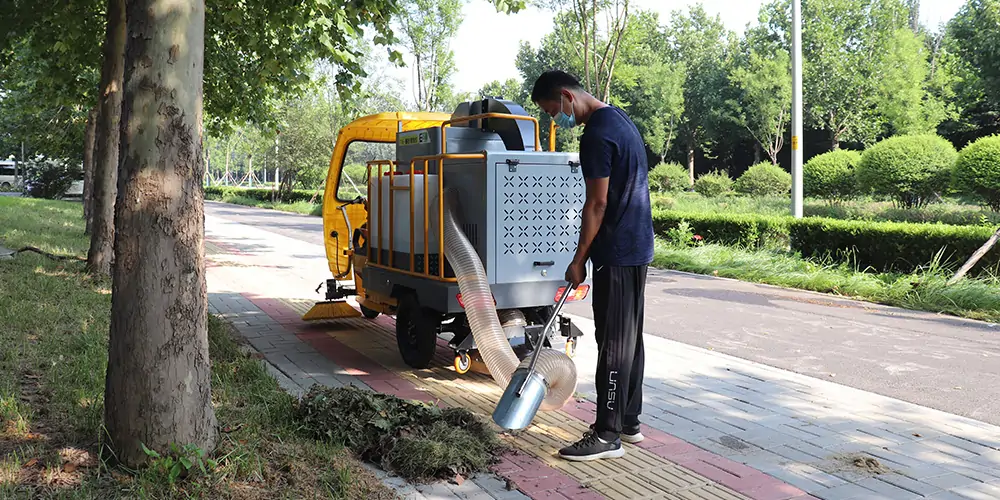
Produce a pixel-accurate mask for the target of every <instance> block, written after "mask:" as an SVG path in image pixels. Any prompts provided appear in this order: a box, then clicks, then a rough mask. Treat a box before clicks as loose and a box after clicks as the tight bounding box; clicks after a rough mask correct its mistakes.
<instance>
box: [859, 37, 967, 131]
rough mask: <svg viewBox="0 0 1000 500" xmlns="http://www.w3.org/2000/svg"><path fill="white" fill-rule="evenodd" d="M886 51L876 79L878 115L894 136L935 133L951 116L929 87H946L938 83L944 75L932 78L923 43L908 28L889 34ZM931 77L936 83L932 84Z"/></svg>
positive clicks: (942, 73)
mask: <svg viewBox="0 0 1000 500" xmlns="http://www.w3.org/2000/svg"><path fill="white" fill-rule="evenodd" d="M888 50H889V53H888V54H887V57H885V58H884V61H883V63H882V73H881V74H880V75H879V77H878V78H879V80H880V81H879V86H878V87H879V95H878V101H877V106H878V111H879V113H880V114H881V115H882V116H883V117H885V120H886V122H887V125H889V128H890V129H891V130H892V131H893V132H894V133H897V134H933V133H935V132H936V131H937V126H938V125H939V124H940V123H941V122H942V121H944V120H945V119H946V118H948V117H949V116H950V109H949V108H948V107H947V106H946V105H945V104H943V103H941V102H940V101H939V100H938V99H937V98H936V94H934V93H933V92H931V90H932V88H931V87H930V86H932V85H935V84H936V85H942V83H943V84H944V85H947V83H945V82H941V81H940V78H942V77H944V76H945V75H946V72H945V71H938V72H937V74H935V75H931V68H930V66H929V65H928V64H927V60H928V54H927V53H926V52H927V50H926V48H925V46H924V43H923V40H922V39H921V37H920V36H919V35H917V34H916V33H914V32H913V31H912V30H911V29H910V28H908V27H906V28H900V29H898V30H896V32H895V33H893V34H892V41H891V42H890V43H889V46H888ZM932 76H933V77H935V78H936V79H938V81H931V78H932Z"/></svg>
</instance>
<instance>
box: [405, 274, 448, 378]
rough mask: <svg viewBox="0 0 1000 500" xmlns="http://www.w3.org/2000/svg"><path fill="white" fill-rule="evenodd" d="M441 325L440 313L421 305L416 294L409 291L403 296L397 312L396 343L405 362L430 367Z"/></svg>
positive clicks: (414, 365)
mask: <svg viewBox="0 0 1000 500" xmlns="http://www.w3.org/2000/svg"><path fill="white" fill-rule="evenodd" d="M440 327H441V322H440V319H439V317H438V315H437V314H436V313H434V312H433V311H431V310H429V309H427V308H425V307H421V306H420V302H419V301H418V300H417V296H416V295H414V294H413V293H408V294H406V295H404V296H403V297H401V298H400V301H399V310H398V312H397V313H396V344H397V345H398V346H399V354H400V355H401V356H402V357H403V362H405V363H406V364H407V365H408V366H410V367H412V368H417V369H424V368H427V367H429V366H430V364H431V360H432V359H433V358H434V351H435V350H436V349H437V333H438V329H439V328H440Z"/></svg>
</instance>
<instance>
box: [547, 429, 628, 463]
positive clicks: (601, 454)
mask: <svg viewBox="0 0 1000 500" xmlns="http://www.w3.org/2000/svg"><path fill="white" fill-rule="evenodd" d="M623 455H625V448H624V447H622V442H621V440H620V439H616V440H614V441H611V442H608V441H605V440H603V439H601V438H599V437H597V433H596V432H588V433H587V434H586V435H585V436H583V439H581V440H579V441H577V442H575V443H573V444H571V445H569V446H567V447H565V448H563V449H561V450H559V456H560V457H562V458H564V459H566V460H571V461H574V462H586V461H589V460H600V459H602V458H619V457H621V456H623Z"/></svg>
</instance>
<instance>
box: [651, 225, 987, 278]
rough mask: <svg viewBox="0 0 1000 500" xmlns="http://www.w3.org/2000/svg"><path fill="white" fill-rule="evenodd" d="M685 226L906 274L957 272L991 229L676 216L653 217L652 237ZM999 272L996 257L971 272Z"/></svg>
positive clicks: (726, 239) (710, 238)
mask: <svg viewBox="0 0 1000 500" xmlns="http://www.w3.org/2000/svg"><path fill="white" fill-rule="evenodd" d="M684 222H686V223H689V224H690V227H691V229H692V230H693V231H694V233H695V234H698V235H700V236H702V237H703V238H704V242H705V243H706V244H718V245H727V246H736V247H741V248H751V249H753V248H777V249H790V250H792V251H796V252H801V254H802V255H803V256H807V257H813V258H819V259H834V260H836V261H838V262H844V261H847V262H851V263H852V264H854V265H855V266H857V268H859V269H862V270H863V269H866V268H871V269H874V270H875V271H879V272H889V271H900V272H911V271H914V270H916V269H919V268H920V267H921V266H923V265H925V264H927V263H928V262H931V261H932V260H934V259H937V258H938V257H939V254H940V259H939V262H940V263H942V264H946V265H949V266H951V267H957V266H958V265H960V264H962V263H963V262H964V261H965V260H966V259H968V258H969V256H971V255H972V253H973V252H975V251H976V250H977V249H978V248H979V247H980V246H981V245H982V244H983V243H984V242H985V241H986V240H987V239H988V238H989V237H990V235H991V234H992V233H993V231H994V230H995V228H994V227H992V226H952V225H945V224H912V223H901V222H870V221H844V220H836V219H826V218H819V217H807V218H804V219H795V218H792V217H789V216H766V215H754V214H733V213H716V214H700V213H691V212H678V211H669V210H663V211H657V212H654V213H653V227H654V230H655V231H656V233H657V234H658V235H661V236H662V237H665V238H667V239H669V240H671V241H674V240H676V239H677V238H676V231H674V232H671V230H674V229H676V228H679V227H681V224H682V223H684ZM996 271H1000V253H997V252H993V253H991V254H987V256H986V257H984V258H983V261H982V262H981V264H980V265H978V266H977V267H976V269H975V272H976V273H980V274H983V273H988V272H996Z"/></svg>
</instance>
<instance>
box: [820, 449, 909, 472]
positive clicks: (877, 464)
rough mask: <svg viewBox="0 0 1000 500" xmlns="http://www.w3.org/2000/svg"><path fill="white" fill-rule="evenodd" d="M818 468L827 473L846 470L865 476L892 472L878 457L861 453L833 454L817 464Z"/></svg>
mask: <svg viewBox="0 0 1000 500" xmlns="http://www.w3.org/2000/svg"><path fill="white" fill-rule="evenodd" d="M818 468H819V469H820V470H822V471H823V472H828V473H834V472H847V473H852V474H859V475H861V476H867V477H873V476H878V475H882V474H891V473H892V472H894V471H893V470H892V469H891V468H889V467H887V466H886V465H885V464H883V463H882V462H881V461H879V459H877V458H875V457H872V456H870V455H865V454H863V453H848V454H842V455H834V456H832V457H830V459H829V460H828V461H827V462H826V463H823V464H819V466H818Z"/></svg>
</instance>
